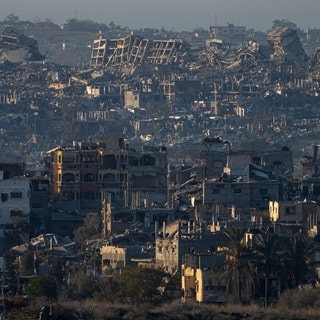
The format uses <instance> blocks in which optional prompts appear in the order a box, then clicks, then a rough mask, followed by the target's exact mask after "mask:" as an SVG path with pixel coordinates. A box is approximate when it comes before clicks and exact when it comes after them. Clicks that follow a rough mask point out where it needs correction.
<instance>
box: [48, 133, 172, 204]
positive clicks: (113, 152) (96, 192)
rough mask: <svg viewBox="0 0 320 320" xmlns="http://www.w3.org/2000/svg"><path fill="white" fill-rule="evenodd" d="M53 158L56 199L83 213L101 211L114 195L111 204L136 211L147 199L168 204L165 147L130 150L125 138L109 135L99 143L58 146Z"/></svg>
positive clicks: (53, 187)
mask: <svg viewBox="0 0 320 320" xmlns="http://www.w3.org/2000/svg"><path fill="white" fill-rule="evenodd" d="M50 153H51V156H52V168H51V171H52V190H53V195H54V197H55V199H57V200H68V201H69V202H70V201H73V202H74V203H75V204H76V205H78V208H79V209H80V210H82V209H97V210H98V209H99V208H100V206H101V199H103V195H104V194H106V193H110V194H111V201H112V204H117V205H120V206H126V207H127V206H131V207H132V208H137V207H139V206H142V205H148V204H145V203H144V200H145V199H148V200H149V201H150V202H152V201H155V202H163V203H164V202H165V200H166V190H167V175H166V169H167V157H166V154H167V150H166V148H165V147H161V148H156V147H148V148H147V147H144V148H143V149H142V150H141V151H137V150H134V149H130V148H129V144H128V142H127V139H126V137H125V136H122V135H121V136H119V135H115V136H110V137H108V138H106V139H105V140H104V141H102V142H99V143H90V144H81V143H76V144H75V145H74V146H72V147H58V148H56V149H54V150H52V151H50Z"/></svg>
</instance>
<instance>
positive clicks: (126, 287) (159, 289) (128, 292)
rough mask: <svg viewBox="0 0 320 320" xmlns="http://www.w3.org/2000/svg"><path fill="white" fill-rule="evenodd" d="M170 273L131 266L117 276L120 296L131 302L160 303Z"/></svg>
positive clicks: (123, 299)
mask: <svg viewBox="0 0 320 320" xmlns="http://www.w3.org/2000/svg"><path fill="white" fill-rule="evenodd" d="M167 277H168V275H167V274H166V273H165V272H163V271H160V270H156V269H147V268H139V267H129V268H125V269H123V270H122V272H121V274H119V275H117V276H116V279H115V280H116V281H117V283H118V288H119V291H118V296H119V298H120V299H121V300H122V301H127V302H131V303H143V302H149V303H158V302H160V301H162V300H163V299H164V296H165V293H166V287H167V283H168V281H167V279H168V278H167Z"/></svg>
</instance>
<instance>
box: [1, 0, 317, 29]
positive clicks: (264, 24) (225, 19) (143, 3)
mask: <svg viewBox="0 0 320 320" xmlns="http://www.w3.org/2000/svg"><path fill="white" fill-rule="evenodd" d="M2 2H4V3H2V5H1V13H0V19H1V20H4V19H5V18H6V17H7V16H8V15H9V14H11V13H13V14H15V15H18V16H19V18H20V19H21V20H28V21H31V22H33V21H44V20H46V19H49V20H51V21H53V22H54V23H57V24H62V23H64V22H66V21H67V20H68V19H71V18H76V19H78V20H92V21H95V22H98V23H105V24H109V23H110V22H111V21H114V22H115V23H116V24H119V25H121V26H124V27H129V28H132V29H138V28H143V27H151V28H158V29H160V28H161V27H165V28H166V29H168V30H175V31H183V30H186V31H191V30H193V29H194V28H199V27H201V28H204V29H208V28H209V26H212V25H226V24H228V23H233V24H235V25H243V26H246V27H247V28H248V29H250V28H253V29H255V30H257V31H266V30H268V29H271V27H272V21H274V20H276V19H286V20H289V21H291V22H294V23H295V24H296V25H297V26H298V27H299V28H301V29H304V30H306V29H307V28H311V29H312V28H320V21H319V18H318V16H319V13H320V1H319V0H305V1H301V0H268V1H264V0H199V1H197V2H195V1H191V0H183V2H182V1H181V0H171V1H170V0H162V1H153V0H149V1H148V0H91V1H90V3H89V1H88V0H68V1H65V0H55V1H52V0H2ZM181 3H183V4H181Z"/></svg>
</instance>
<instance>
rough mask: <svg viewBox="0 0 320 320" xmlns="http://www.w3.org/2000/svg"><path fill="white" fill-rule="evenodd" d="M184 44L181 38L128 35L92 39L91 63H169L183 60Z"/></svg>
mask: <svg viewBox="0 0 320 320" xmlns="http://www.w3.org/2000/svg"><path fill="white" fill-rule="evenodd" d="M186 49H187V48H186V45H185V43H184V41H183V40H181V39H167V40H147V39H144V38H142V37H140V36H135V35H129V36H127V37H124V38H119V39H111V40H109V39H102V38H100V39H97V40H94V41H93V46H92V53H91V65H106V66H113V65H121V64H132V65H138V64H143V63H147V64H171V63H179V62H180V61H182V60H183V56H184V54H185V52H186Z"/></svg>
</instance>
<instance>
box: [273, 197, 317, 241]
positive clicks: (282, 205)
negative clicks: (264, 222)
mask: <svg viewBox="0 0 320 320" xmlns="http://www.w3.org/2000/svg"><path fill="white" fill-rule="evenodd" d="M319 214H320V208H319V205H318V204H317V203H316V202H314V201H270V202H269V217H270V220H271V222H272V223H273V225H274V228H275V231H276V232H277V233H282V234H294V233H296V232H298V231H300V230H304V231H307V232H308V233H309V235H310V236H315V235H317V232H318V231H317V230H318V220H319Z"/></svg>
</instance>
